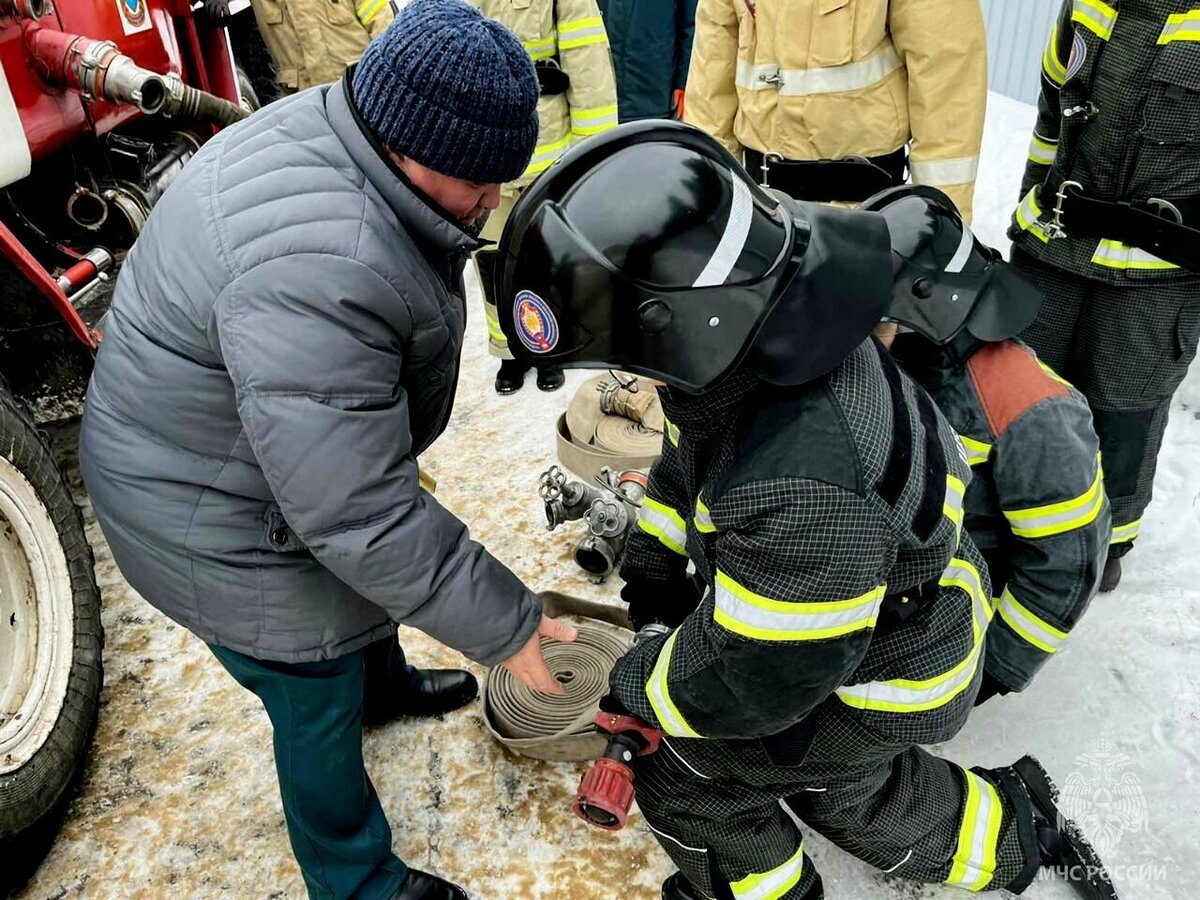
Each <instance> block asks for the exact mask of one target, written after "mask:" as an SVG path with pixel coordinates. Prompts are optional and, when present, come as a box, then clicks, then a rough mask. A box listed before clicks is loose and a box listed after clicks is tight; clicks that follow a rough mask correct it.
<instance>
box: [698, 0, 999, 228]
mask: <svg viewBox="0 0 1200 900" xmlns="http://www.w3.org/2000/svg"><path fill="white" fill-rule="evenodd" d="M755 8H756V12H753V13H752V12H751V9H750V5H748V4H747V3H746V2H745V0H700V5H699V8H698V10H697V14H696V38H695V43H694V45H693V49H692V62H691V69H690V70H689V72H688V84H687V103H686V110H687V112H686V118H687V121H688V122H690V123H692V124H693V125H697V126H699V127H700V128H702V129H704V130H705V131H707V132H708V133H710V134H712V135H714V136H715V137H717V138H718V139H719V140H720V141H721V142H722V143H723V144H724V145H725V146H726V147H727V148H728V149H729V150H730V151H731V152H733V153H734V154H735V155H738V154H740V152H741V149H742V148H743V147H749V148H751V149H754V150H757V151H759V152H761V153H767V152H773V153H779V154H780V155H782V156H783V157H784V158H785V159H800V160H802V159H834V158H841V157H845V156H879V155H882V154H886V153H891V152H892V151H894V150H896V149H897V148H898V147H900V146H901V145H903V144H905V143H907V142H909V141H910V140H911V142H912V143H911V169H912V180H913V181H914V182H918V183H921V184H932V185H936V186H937V187H939V188H941V189H942V190H944V191H945V192H946V193H947V194H949V195H950V197H951V198H952V199H953V200H954V202H955V203H956V204H957V205H958V206H959V208H960V209H961V210H962V211H963V214H964V215H965V216H967V217H968V218H970V215H971V200H972V194H973V193H974V186H975V172H976V168H977V165H978V161H979V147H980V143H981V140H982V135H983V114H984V108H985V106H986V101H987V44H986V38H985V35H984V30H983V18H982V15H981V14H980V10H979V3H978V0H891V2H889V0H758V2H757V4H756V5H755Z"/></svg>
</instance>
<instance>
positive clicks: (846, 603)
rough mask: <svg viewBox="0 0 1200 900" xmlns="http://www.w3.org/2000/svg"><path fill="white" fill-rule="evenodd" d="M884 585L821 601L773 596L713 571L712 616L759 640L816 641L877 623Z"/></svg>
mask: <svg viewBox="0 0 1200 900" xmlns="http://www.w3.org/2000/svg"><path fill="white" fill-rule="evenodd" d="M886 593H887V586H886V585H883V584H881V585H879V586H878V587H875V588H871V590H869V591H867V592H866V593H865V594H861V595H859V596H858V597H851V598H850V599H848V600H829V601H823V602H819V603H804V602H795V603H793V602H789V601H787V600H772V599H771V598H770V597H764V596H762V595H761V594H756V593H754V591H752V590H750V589H749V588H746V587H743V586H742V585H740V584H738V583H737V582H736V581H734V580H733V579H732V578H730V577H729V575H727V574H726V573H724V572H722V571H720V570H718V571H717V583H716V589H715V591H714V594H715V597H716V606H715V607H714V609H713V621H714V622H716V623H717V624H718V625H720V626H721V627H722V628H724V629H725V630H726V631H732V632H733V633H734V634H740V635H742V636H743V637H748V638H755V639H756V640H760V641H820V640H825V639H827V638H834V637H841V636H842V635H845V634H851V633H853V632H855V631H863V630H864V629H867V628H874V627H875V620H876V619H877V618H878V617H879V604H880V603H882V602H883V597H884V594H886Z"/></svg>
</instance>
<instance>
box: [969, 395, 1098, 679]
mask: <svg viewBox="0 0 1200 900" xmlns="http://www.w3.org/2000/svg"><path fill="white" fill-rule="evenodd" d="M1099 443H1100V442H1099V439H1098V438H1097V437H1096V433H1095V431H1094V430H1093V428H1092V417H1091V413H1090V412H1089V411H1088V408H1087V405H1086V404H1085V403H1084V401H1083V399H1082V398H1081V397H1079V396H1077V395H1074V394H1072V395H1071V396H1069V397H1060V398H1051V399H1046V400H1042V401H1041V402H1039V403H1037V404H1035V405H1034V406H1032V407H1030V409H1029V410H1027V411H1026V412H1024V413H1023V414H1022V415H1021V416H1020V417H1019V418H1018V419H1017V420H1016V421H1015V422H1013V423H1012V425H1010V426H1009V427H1008V429H1007V430H1006V431H1005V432H1004V434H1002V435H1001V436H1000V438H999V440H997V442H996V448H995V463H994V478H995V483H996V494H997V498H998V500H999V502H1000V506H1001V508H1002V509H1003V511H1004V516H1005V518H1006V519H1007V520H1008V525H1009V528H1010V529H1011V531H1012V535H1013V540H1012V542H1011V544H1010V547H1011V558H1010V560H1009V561H1010V563H1011V571H1012V574H1011V575H1010V577H1009V580H1008V584H1007V585H1000V584H997V585H994V586H993V590H994V591H995V592H996V594H997V595H998V598H999V599H998V601H997V605H996V612H997V615H996V617H995V618H994V619H993V620H992V624H991V627H990V628H989V629H988V640H987V660H986V667H987V670H988V672H989V673H991V674H992V675H993V676H994V677H995V678H997V679H998V680H999V681H1001V682H1003V683H1004V684H1005V685H1006V686H1007V687H1009V688H1012V689H1013V690H1018V691H1019V690H1023V689H1024V688H1025V687H1026V686H1027V685H1028V684H1029V682H1030V680H1031V679H1032V678H1033V676H1034V675H1035V674H1036V672H1037V671H1038V669H1039V668H1041V666H1042V665H1044V664H1045V662H1046V661H1047V660H1048V659H1049V658H1050V657H1051V656H1053V655H1054V654H1055V653H1056V652H1057V651H1058V650H1059V649H1060V648H1061V647H1062V646H1063V644H1064V643H1065V642H1066V640H1067V636H1068V634H1069V633H1070V631H1071V629H1072V628H1074V627H1075V625H1076V623H1077V622H1078V621H1079V619H1080V618H1081V617H1082V616H1083V614H1084V612H1085V611H1086V610H1087V607H1088V604H1089V603H1090V602H1091V599H1092V597H1093V596H1094V595H1095V593H1096V589H1097V587H1098V586H1099V584H1100V575H1101V573H1102V572H1103V571H1104V560H1105V557H1106V555H1107V551H1108V541H1109V535H1110V533H1111V517H1110V514H1109V507H1108V500H1107V498H1106V497H1105V494H1104V477H1103V474H1102V473H1101V471H1100V460H1099V456H1100V446H1099Z"/></svg>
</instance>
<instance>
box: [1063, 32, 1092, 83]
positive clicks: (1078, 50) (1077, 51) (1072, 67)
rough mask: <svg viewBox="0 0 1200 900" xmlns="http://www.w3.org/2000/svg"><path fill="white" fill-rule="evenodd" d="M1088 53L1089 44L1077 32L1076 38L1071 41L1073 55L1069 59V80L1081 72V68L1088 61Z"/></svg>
mask: <svg viewBox="0 0 1200 900" xmlns="http://www.w3.org/2000/svg"><path fill="white" fill-rule="evenodd" d="M1087 54H1088V49H1087V44H1085V43H1084V41H1083V38H1082V37H1081V36H1080V35H1078V34H1076V35H1075V40H1073V41H1072V42H1071V57H1070V59H1068V60H1067V78H1066V80H1067V81H1070V80H1071V79H1072V78H1074V77H1075V76H1076V75H1078V74H1079V70H1080V69H1082V68H1083V64H1084V63H1085V62H1087Z"/></svg>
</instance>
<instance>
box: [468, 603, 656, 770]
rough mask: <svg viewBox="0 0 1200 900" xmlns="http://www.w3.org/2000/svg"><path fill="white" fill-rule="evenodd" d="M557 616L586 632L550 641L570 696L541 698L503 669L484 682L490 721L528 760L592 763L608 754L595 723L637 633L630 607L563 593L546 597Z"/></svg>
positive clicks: (553, 664)
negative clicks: (628, 611) (564, 640)
mask: <svg viewBox="0 0 1200 900" xmlns="http://www.w3.org/2000/svg"><path fill="white" fill-rule="evenodd" d="M540 597H541V600H542V608H543V611H544V612H545V613H546V615H548V616H551V617H553V618H557V617H559V616H567V617H569V619H570V620H571V623H572V624H573V625H574V626H575V627H576V628H577V629H578V631H579V637H578V639H576V640H575V641H573V642H572V643H562V642H560V641H550V640H543V641H542V655H543V656H544V657H545V659H546V666H547V667H548V668H549V669H550V674H552V675H553V676H554V677H555V678H556V679H557V680H558V682H559V683H560V684H562V686H563V687H564V688H565V689H566V694H563V695H554V694H540V693H538V692H537V691H532V690H530V689H529V688H527V687H526V686H525V685H523V684H521V682H519V681H517V680H516V679H515V678H514V677H513V676H512V674H511V673H510V672H509V671H508V669H506V668H504V667H503V666H496V667H495V668H494V669H492V670H491V671H489V672H488V674H487V678H485V679H484V683H483V709H484V720H485V721H486V722H487V727H488V731H490V732H491V733H492V737H494V738H495V739H496V740H497V741H499V742H500V743H501V744H503V745H504V746H505V747H507V748H508V749H509V750H512V751H513V752H514V753H518V754H520V755H522V756H529V757H532V758H533V759H544V760H553V761H557V762H584V761H590V760H593V759H595V758H596V757H598V756H600V755H601V754H602V753H603V752H604V747H605V745H606V744H607V742H608V735H607V734H603V733H601V732H600V731H598V730H597V729H596V725H595V723H594V722H593V719H594V718H595V715H596V713H597V712H598V711H599V709H600V698H601V697H603V696H604V695H605V694H606V693H608V676H609V673H610V672H611V671H612V668H613V666H614V665H615V664H616V662H617V660H618V659H620V658H621V657H622V656H624V655H625V652H626V651H627V650H628V649H629V644H630V641H631V640H632V639H633V632H632V631H631V630H630V627H629V619H628V616H627V615H626V613H625V610H624V609H619V608H617V607H613V606H605V605H604V604H602V603H594V602H592V601H590V600H583V599H580V598H578V597H570V596H567V595H566V594H560V593H558V592H556V591H547V592H545V593H542V594H541V595H540Z"/></svg>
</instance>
